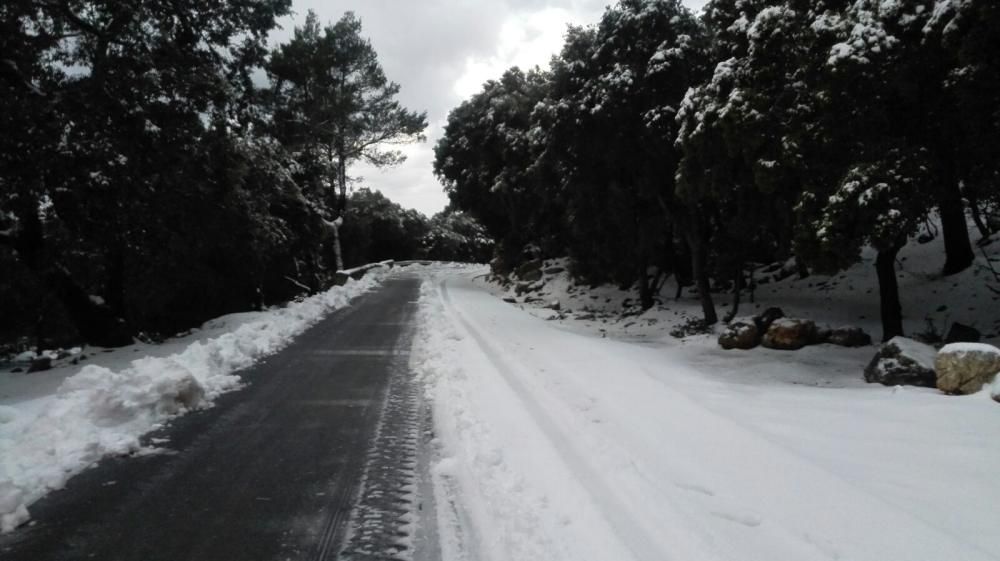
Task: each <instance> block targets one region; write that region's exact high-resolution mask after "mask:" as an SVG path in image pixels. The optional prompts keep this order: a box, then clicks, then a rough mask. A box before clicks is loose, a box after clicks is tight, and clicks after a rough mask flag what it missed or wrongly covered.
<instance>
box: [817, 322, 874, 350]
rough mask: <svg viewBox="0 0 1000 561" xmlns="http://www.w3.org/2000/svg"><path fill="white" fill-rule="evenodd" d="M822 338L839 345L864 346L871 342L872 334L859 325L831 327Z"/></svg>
mask: <svg viewBox="0 0 1000 561" xmlns="http://www.w3.org/2000/svg"><path fill="white" fill-rule="evenodd" d="M823 340H824V341H825V342H827V343H830V344H831V345H839V346H841V347H865V346H868V345H871V344H872V336H871V335H869V334H867V333H865V330H864V329H861V328H860V327H850V326H846V327H837V328H834V329H831V330H830V332H829V334H827V335H826V336H825V337H823Z"/></svg>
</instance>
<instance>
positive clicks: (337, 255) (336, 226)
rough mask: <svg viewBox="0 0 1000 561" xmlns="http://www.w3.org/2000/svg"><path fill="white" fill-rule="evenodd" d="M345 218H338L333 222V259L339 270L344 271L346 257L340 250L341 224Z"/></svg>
mask: <svg viewBox="0 0 1000 561" xmlns="http://www.w3.org/2000/svg"><path fill="white" fill-rule="evenodd" d="M342 223H343V220H342V219H340V218H337V219H336V220H334V221H333V222H332V224H333V260H334V266H336V267H337V271H342V270H343V269H344V257H343V254H342V253H341V251H340V225H341V224H342Z"/></svg>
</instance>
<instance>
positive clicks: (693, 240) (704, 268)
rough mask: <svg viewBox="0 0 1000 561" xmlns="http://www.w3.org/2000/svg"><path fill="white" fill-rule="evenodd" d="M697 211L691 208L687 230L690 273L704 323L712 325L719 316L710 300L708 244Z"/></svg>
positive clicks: (716, 321)
mask: <svg viewBox="0 0 1000 561" xmlns="http://www.w3.org/2000/svg"><path fill="white" fill-rule="evenodd" d="M698 212H699V211H698V210H697V209H695V210H692V212H691V224H690V228H688V232H687V238H688V248H689V249H690V250H691V275H692V276H693V277H694V281H695V283H696V284H697V286H698V297H699V298H700V299H701V310H702V314H703V315H704V318H705V323H706V324H707V325H714V324H716V323H718V321H719V316H718V315H717V314H716V313H715V303H714V302H712V290H711V288H712V287H711V282H710V281H709V278H708V244H707V243H706V240H705V233H704V227H703V226H702V220H701V217H700V216H698Z"/></svg>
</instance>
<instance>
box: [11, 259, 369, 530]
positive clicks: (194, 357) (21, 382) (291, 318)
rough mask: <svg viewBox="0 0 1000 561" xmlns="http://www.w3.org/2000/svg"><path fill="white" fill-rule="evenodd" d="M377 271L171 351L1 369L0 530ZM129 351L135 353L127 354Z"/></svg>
mask: <svg viewBox="0 0 1000 561" xmlns="http://www.w3.org/2000/svg"><path fill="white" fill-rule="evenodd" d="M384 275H385V269H383V268H380V269H376V270H375V271H372V272H370V273H369V274H367V275H366V276H365V277H364V278H362V279H361V280H359V281H355V280H353V279H352V280H349V281H348V282H347V283H346V284H345V285H344V286H342V287H334V288H333V289H331V290H329V291H327V292H324V293H321V294H317V295H314V296H311V297H309V298H305V299H302V300H299V301H296V302H292V303H290V304H288V305H287V306H285V307H283V308H273V309H270V310H267V311H264V312H257V313H248V314H234V315H233V316H227V317H224V318H219V319H217V320H212V321H210V322H208V323H206V324H205V326H204V328H203V329H202V330H200V331H198V332H197V333H196V334H195V335H194V336H192V337H188V338H184V339H182V340H181V343H178V342H174V343H172V344H167V345H164V348H165V349H170V350H175V351H176V352H173V353H171V354H162V353H158V352H157V350H159V349H155V348H153V346H151V345H142V344H137V345H135V346H133V347H131V348H125V349H119V350H117V351H115V352H114V353H109V355H114V356H112V357H111V358H105V359H104V360H103V361H102V360H101V359H102V358H103V357H102V356H101V355H100V354H99V355H95V356H94V358H93V359H92V360H91V363H90V364H87V365H86V366H84V367H83V368H78V371H77V370H74V369H72V368H69V367H67V366H64V367H62V368H59V369H56V370H53V371H49V372H43V373H38V374H35V373H32V374H28V375H24V374H21V375H18V376H17V377H15V375H13V374H9V373H5V374H4V375H3V376H2V377H0V531H2V532H9V531H11V530H13V529H14V528H15V527H16V526H18V525H19V524H22V523H24V522H25V521H27V520H28V519H29V512H28V508H29V507H30V506H31V504H32V503H34V502H35V501H37V500H38V499H40V498H41V497H43V496H44V495H45V494H47V493H48V492H49V491H52V490H55V489H60V488H62V487H63V486H64V485H65V484H66V482H67V481H68V480H69V478H71V477H72V476H73V475H75V474H77V473H79V472H80V471H82V470H84V469H86V468H87V467H89V466H91V465H93V464H95V463H96V462H97V461H98V460H100V459H101V458H103V457H104V456H107V455H112V454H130V453H139V452H141V451H142V450H143V445H142V443H141V441H140V438H141V437H142V436H143V435H144V434H146V433H147V432H149V431H151V430H154V429H156V428H158V427H160V426H162V425H163V423H165V422H167V421H169V420H170V419H171V418H173V417H175V416H177V415H180V414H183V413H185V412H187V411H190V410H192V409H199V408H205V407H209V406H211V404H212V402H213V400H214V399H215V398H217V397H218V396H220V395H221V394H223V393H225V392H228V391H232V390H234V389H238V388H239V387H241V384H242V381H241V378H240V376H239V374H238V372H237V371H239V370H240V369H243V368H246V367H248V366H250V365H252V364H253V363H255V362H256V361H258V360H259V359H261V358H262V357H264V356H267V355H269V354H272V353H274V352H276V351H278V350H279V349H281V348H283V347H284V346H286V345H287V344H288V343H289V341H290V340H291V339H292V338H293V337H294V336H296V335H297V334H299V333H301V332H302V331H304V330H305V329H306V328H308V327H309V326H311V325H313V324H315V323H316V322H317V321H319V320H320V319H321V318H322V317H324V316H325V315H326V314H328V313H329V312H330V311H332V310H335V309H337V308H341V307H344V306H346V305H348V303H349V302H350V300H351V299H352V298H354V297H355V296H358V295H360V294H361V293H363V292H366V291H367V290H369V289H371V288H373V287H374V286H376V285H377V284H378V283H379V282H380V280H381V279H382V277H383V276H384ZM179 347H180V348H179ZM130 351H131V352H130ZM130 356H139V357H140V358H136V359H134V360H131V361H128V360H127V359H126V358H125V357H130ZM102 362H103V364H102ZM125 363H127V365H125Z"/></svg>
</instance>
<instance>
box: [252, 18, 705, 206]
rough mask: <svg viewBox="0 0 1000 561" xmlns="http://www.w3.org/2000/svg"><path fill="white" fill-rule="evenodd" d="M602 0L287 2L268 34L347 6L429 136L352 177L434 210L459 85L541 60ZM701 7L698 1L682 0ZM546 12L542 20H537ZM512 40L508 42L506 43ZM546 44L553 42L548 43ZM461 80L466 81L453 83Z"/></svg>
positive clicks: (276, 37)
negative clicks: (441, 151) (400, 157)
mask: <svg viewBox="0 0 1000 561" xmlns="http://www.w3.org/2000/svg"><path fill="white" fill-rule="evenodd" d="M607 4H608V1H607V0H549V1H544V0H506V1H503V0H500V1H483V0H419V1H407V0H364V2H357V1H356V0H355V1H353V2H352V1H348V0H324V1H320V0H293V5H292V9H293V10H294V11H295V14H294V15H293V16H291V17H289V18H285V19H283V20H282V21H281V25H282V27H283V29H281V30H277V31H275V32H274V33H272V35H271V37H270V41H271V44H272V45H276V44H278V43H280V42H282V41H285V40H287V39H288V38H289V37H291V34H292V29H293V28H294V27H295V25H296V24H301V23H302V22H303V21H304V20H305V15H306V12H308V10H310V9H311V10H313V11H315V12H316V13H317V14H318V15H319V18H320V21H321V22H323V23H330V22H334V21H336V20H338V19H340V17H341V16H342V15H343V14H344V12H346V11H348V10H351V11H353V12H354V13H355V14H357V15H358V17H359V18H361V22H362V26H363V33H364V34H365V35H366V36H367V37H368V38H370V39H371V41H372V44H373V45H374V46H375V49H376V50H377V51H378V53H379V59H380V60H381V62H382V66H383V68H384V69H385V72H386V75H387V76H388V77H389V79H390V80H392V81H394V82H397V83H399V84H400V86H401V87H402V91H401V92H400V100H401V101H402V102H403V104H404V105H406V107H407V108H409V109H413V110H418V111H427V116H428V120H429V122H430V123H431V127H430V129H429V130H428V141H427V142H425V143H423V144H421V145H418V146H411V147H408V148H407V149H406V153H407V155H408V159H407V161H406V162H405V163H403V164H402V165H400V166H397V167H395V168H392V169H388V170H375V169H366V168H364V167H362V166H358V167H357V168H356V169H353V170H351V171H352V174H353V175H361V176H363V177H364V182H363V183H364V184H365V185H366V186H369V187H372V188H374V189H378V190H380V191H382V192H383V193H384V194H385V195H386V196H388V197H389V198H391V199H392V200H394V201H396V202H398V203H400V204H401V205H403V206H405V207H410V208H416V209H417V210H419V211H421V212H423V213H425V214H428V215H429V214H433V213H435V212H437V211H439V210H441V209H442V208H444V206H445V205H446V204H447V197H446V196H445V195H444V193H443V191H442V188H441V185H440V184H439V183H438V181H437V180H436V179H435V178H434V175H433V172H432V168H431V164H432V162H433V158H434V155H433V146H434V143H435V142H436V141H437V139H438V137H439V135H440V131H441V126H442V125H443V124H444V122H445V120H446V118H447V115H448V111H450V110H451V109H452V108H453V107H455V106H456V105H458V104H459V103H460V102H461V101H462V96H461V95H460V94H459V92H458V91H457V90H458V89H463V91H464V90H469V89H470V88H471V89H473V90H474V89H476V88H478V85H479V84H480V83H481V81H482V80H485V79H489V78H493V77H495V76H494V75H493V72H496V73H497V74H498V73H499V71H502V70H503V69H504V68H506V67H507V66H509V65H511V64H514V63H524V62H525V61H528V63H530V64H544V63H545V62H546V61H547V60H548V58H549V57H550V56H551V55H552V54H554V52H553V50H554V49H556V48H558V40H554V39H553V37H556V38H557V37H561V35H562V33H563V31H564V30H565V26H566V24H567V23H569V22H571V21H575V22H578V23H593V22H596V21H597V20H598V18H599V17H600V14H601V12H602V11H603V9H604V6H605V5H607ZM685 4H687V5H688V6H689V7H691V8H692V9H700V8H701V5H703V4H704V0H686V1H685ZM543 16H544V17H543ZM512 42H513V43H514V44H512ZM552 45H555V46H554V47H552ZM543 51H544V52H543ZM459 84H462V85H464V87H463V88H458V87H457V86H458V85H459Z"/></svg>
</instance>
